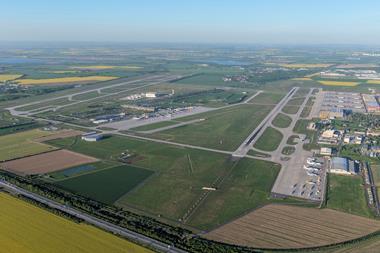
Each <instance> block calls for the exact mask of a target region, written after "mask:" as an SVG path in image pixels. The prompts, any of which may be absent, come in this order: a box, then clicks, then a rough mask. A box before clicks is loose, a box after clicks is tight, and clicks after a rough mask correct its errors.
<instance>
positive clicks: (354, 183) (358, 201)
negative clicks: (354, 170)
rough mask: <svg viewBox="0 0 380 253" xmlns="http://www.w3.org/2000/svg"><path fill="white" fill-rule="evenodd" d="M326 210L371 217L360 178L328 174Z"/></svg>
mask: <svg viewBox="0 0 380 253" xmlns="http://www.w3.org/2000/svg"><path fill="white" fill-rule="evenodd" d="M328 177H329V187H328V195H327V208H331V209H335V210H339V211H343V212H347V213H351V214H357V215H361V216H366V217H372V216H373V215H372V213H371V211H370V210H369V208H368V207H367V201H366V197H365V194H364V188H363V186H362V183H363V180H362V178H361V177H360V176H339V175H334V174H329V176H328Z"/></svg>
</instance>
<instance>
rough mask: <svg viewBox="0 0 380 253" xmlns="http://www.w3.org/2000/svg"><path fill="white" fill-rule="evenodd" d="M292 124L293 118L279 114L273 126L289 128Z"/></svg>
mask: <svg viewBox="0 0 380 253" xmlns="http://www.w3.org/2000/svg"><path fill="white" fill-rule="evenodd" d="M291 123H292V118H290V117H289V116H287V115H285V114H282V113H279V114H277V116H276V118H274V120H273V121H272V124H273V125H274V126H276V127H281V128H287V127H288V126H290V124H291Z"/></svg>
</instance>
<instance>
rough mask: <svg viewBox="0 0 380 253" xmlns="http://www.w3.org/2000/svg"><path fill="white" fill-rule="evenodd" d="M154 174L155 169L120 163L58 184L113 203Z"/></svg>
mask: <svg viewBox="0 0 380 253" xmlns="http://www.w3.org/2000/svg"><path fill="white" fill-rule="evenodd" d="M152 174H153V171H150V170H146V169H142V168H137V167H134V166H129V165H119V166H115V167H111V168H106V169H102V170H97V171H96V172H93V173H89V174H85V175H82V176H76V177H73V178H69V179H66V180H62V181H58V182H56V184H57V185H59V186H62V187H64V188H66V189H68V190H71V191H73V192H75V193H79V194H81V195H84V196H87V197H90V198H92V199H95V200H98V201H101V202H104V203H107V204H113V203H114V202H115V201H116V200H118V199H119V198H120V197H121V196H123V195H124V194H126V193H127V192H129V191H130V190H132V189H133V188H134V187H135V186H137V185H138V184H140V183H141V182H143V181H144V180H145V179H146V178H148V177H149V176H150V175H152ZM99 186H107V187H99Z"/></svg>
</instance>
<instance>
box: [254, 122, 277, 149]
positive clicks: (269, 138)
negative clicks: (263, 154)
mask: <svg viewBox="0 0 380 253" xmlns="http://www.w3.org/2000/svg"><path fill="white" fill-rule="evenodd" d="M283 137H284V136H283V135H282V133H281V132H280V131H278V130H276V129H274V128H273V127H268V128H267V129H265V131H264V133H263V135H261V136H260V138H259V139H258V140H257V142H256V143H255V145H254V147H255V148H257V149H260V150H263V151H275V150H276V149H277V147H278V145H279V144H280V142H281V140H282V138H283Z"/></svg>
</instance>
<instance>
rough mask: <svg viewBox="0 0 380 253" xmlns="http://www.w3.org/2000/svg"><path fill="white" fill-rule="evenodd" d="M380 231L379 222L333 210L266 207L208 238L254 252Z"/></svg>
mask: <svg viewBox="0 0 380 253" xmlns="http://www.w3.org/2000/svg"><path fill="white" fill-rule="evenodd" d="M379 229H380V222H379V221H376V220H371V219H368V218H363V217H360V216H354V215H351V214H346V213H342V212H338V211H334V210H330V209H316V208H303V207H294V206H286V205H267V206H265V207H262V208H260V209H258V210H256V211H253V212H251V213H249V214H247V215H245V216H243V217H241V218H239V219H237V220H235V221H233V222H230V223H228V224H226V225H224V226H222V227H219V228H217V229H215V230H213V231H211V232H209V233H208V234H206V235H205V237H206V238H208V239H211V240H215V241H221V242H225V243H229V244H237V245H242V246H249V247H255V248H268V249H270V248H307V247H314V246H322V245H329V244H334V243H339V242H344V241H348V240H351V239H355V238H359V237H362V236H364V235H367V234H370V233H372V232H375V231H377V230H379Z"/></svg>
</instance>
